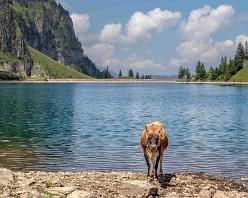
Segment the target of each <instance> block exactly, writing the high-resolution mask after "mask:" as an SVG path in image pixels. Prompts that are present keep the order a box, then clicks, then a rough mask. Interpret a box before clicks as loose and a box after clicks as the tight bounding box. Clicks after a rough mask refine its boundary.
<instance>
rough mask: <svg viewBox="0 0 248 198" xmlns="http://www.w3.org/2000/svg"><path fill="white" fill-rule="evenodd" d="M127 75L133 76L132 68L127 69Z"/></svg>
mask: <svg viewBox="0 0 248 198" xmlns="http://www.w3.org/2000/svg"><path fill="white" fill-rule="evenodd" d="M128 77H129V78H133V70H132V69H129V71H128Z"/></svg>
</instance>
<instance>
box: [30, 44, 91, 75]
mask: <svg viewBox="0 0 248 198" xmlns="http://www.w3.org/2000/svg"><path fill="white" fill-rule="evenodd" d="M29 50H30V52H31V56H32V59H33V62H34V65H33V69H32V76H31V78H36V79H38V78H43V79H93V78H92V77H90V76H87V75H85V74H83V73H80V72H78V71H76V70H74V69H72V68H70V67H66V66H65V65H63V64H61V63H59V62H57V61H55V60H53V59H52V58H50V57H48V56H46V55H45V54H43V53H41V52H39V51H38V50H36V49H34V48H32V47H29Z"/></svg>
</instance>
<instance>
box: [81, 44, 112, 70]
mask: <svg viewBox="0 0 248 198" xmlns="http://www.w3.org/2000/svg"><path fill="white" fill-rule="evenodd" d="M83 48H84V51H85V54H87V55H88V56H89V57H90V58H92V59H93V60H94V61H95V62H96V64H98V65H101V66H102V65H104V66H106V65H109V64H110V62H109V61H110V60H111V59H114V58H113V56H114V50H115V49H114V46H112V45H110V44H106V43H99V44H95V45H92V46H83ZM112 61H113V60H112Z"/></svg>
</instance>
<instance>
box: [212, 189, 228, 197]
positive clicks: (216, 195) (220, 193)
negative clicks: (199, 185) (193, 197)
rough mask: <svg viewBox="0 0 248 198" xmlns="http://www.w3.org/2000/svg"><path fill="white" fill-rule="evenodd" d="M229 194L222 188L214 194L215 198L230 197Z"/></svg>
mask: <svg viewBox="0 0 248 198" xmlns="http://www.w3.org/2000/svg"><path fill="white" fill-rule="evenodd" d="M228 197H229V196H228V195H227V194H226V193H225V192H223V191H221V190H217V191H216V193H215V194H214V196H213V198H228Z"/></svg>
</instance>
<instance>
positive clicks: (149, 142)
mask: <svg viewBox="0 0 248 198" xmlns="http://www.w3.org/2000/svg"><path fill="white" fill-rule="evenodd" d="M140 143H141V146H142V148H143V151H144V156H145V159H146V163H147V168H148V173H147V177H151V178H152V179H154V177H156V178H158V174H157V169H158V163H159V161H160V171H159V175H161V176H162V175H163V168H162V162H163V153H164V151H165V149H166V148H167V146H168V136H167V131H166V129H165V126H164V125H163V124H162V123H160V122H159V121H156V122H153V123H150V124H147V125H145V129H144V130H143V131H142V133H141V138H140Z"/></svg>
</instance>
